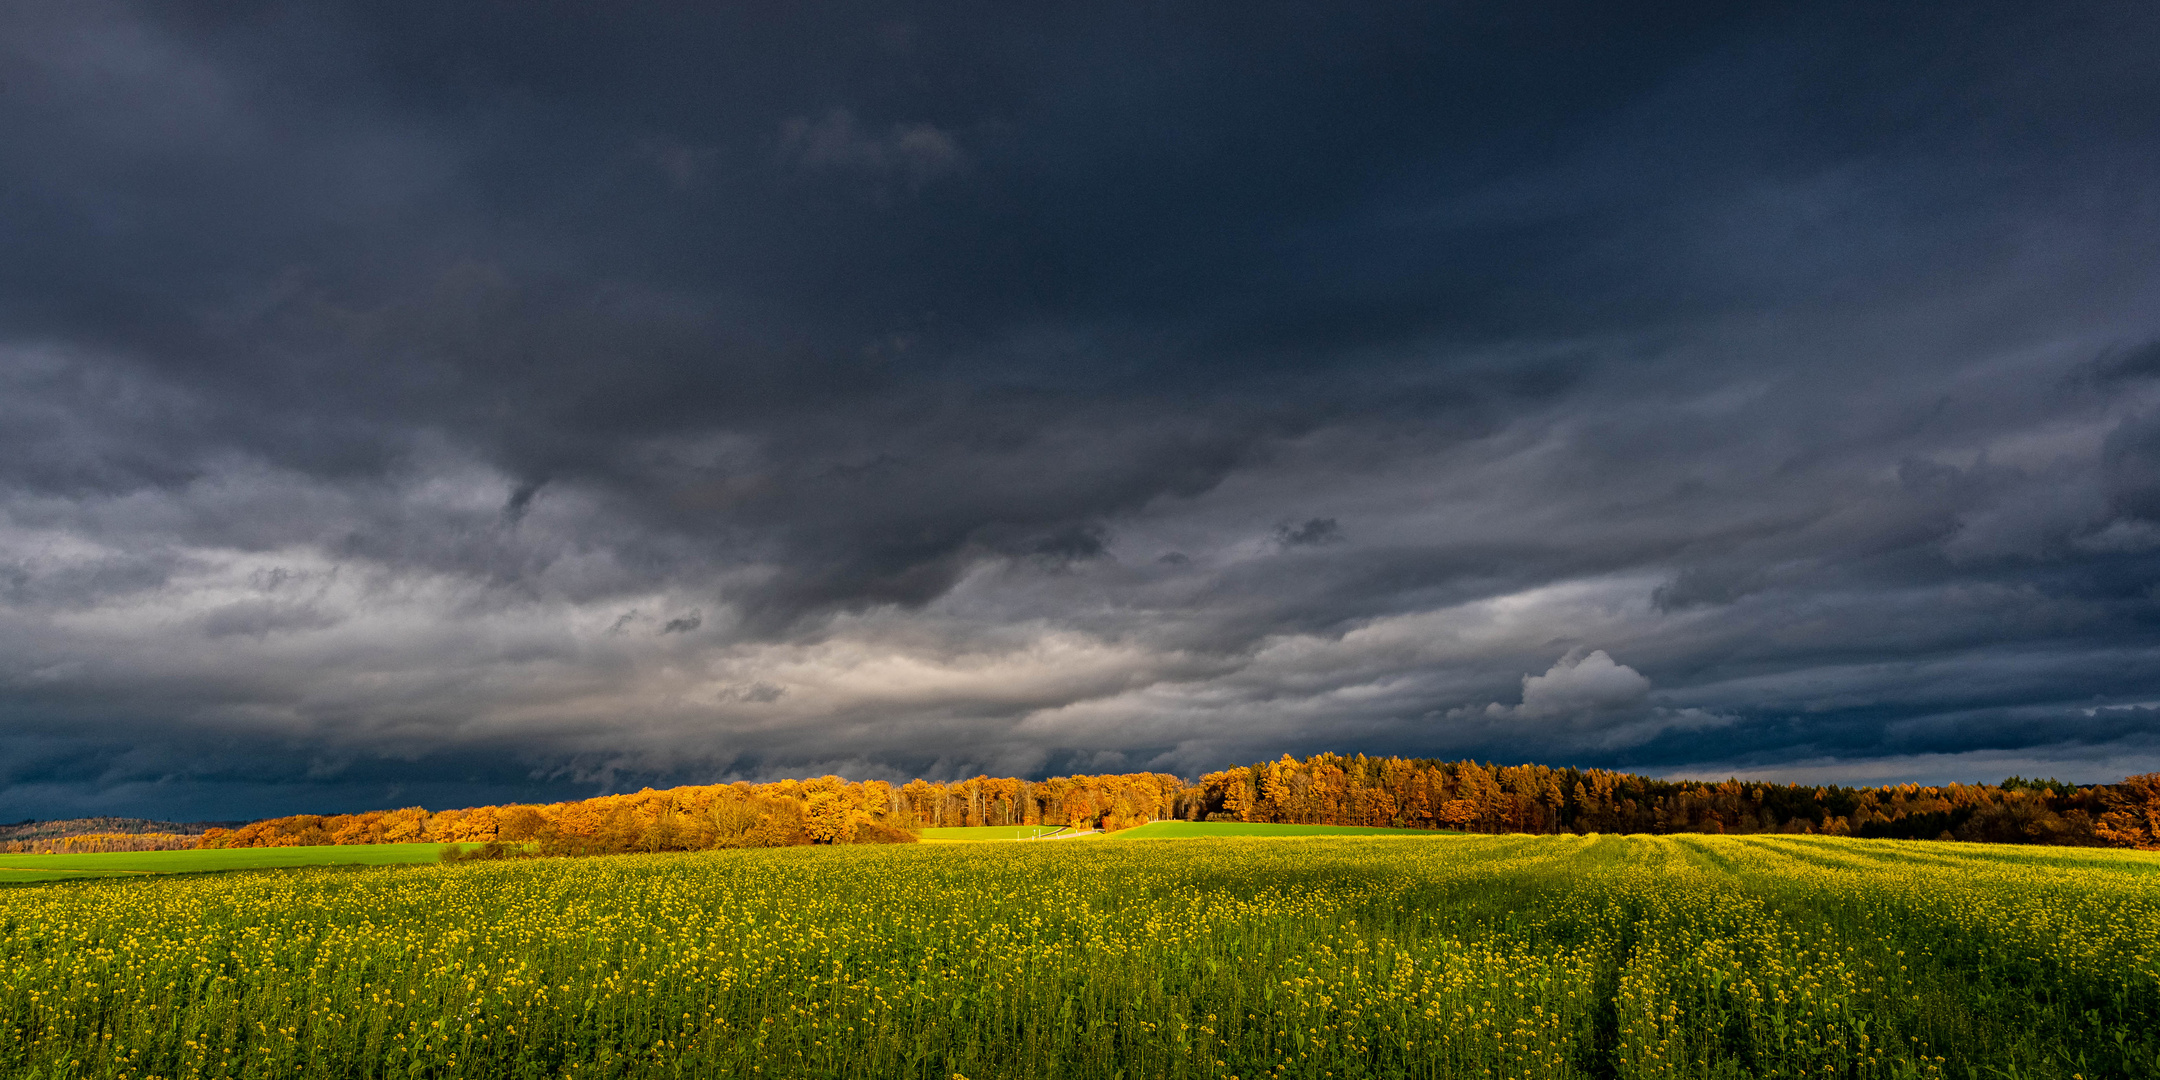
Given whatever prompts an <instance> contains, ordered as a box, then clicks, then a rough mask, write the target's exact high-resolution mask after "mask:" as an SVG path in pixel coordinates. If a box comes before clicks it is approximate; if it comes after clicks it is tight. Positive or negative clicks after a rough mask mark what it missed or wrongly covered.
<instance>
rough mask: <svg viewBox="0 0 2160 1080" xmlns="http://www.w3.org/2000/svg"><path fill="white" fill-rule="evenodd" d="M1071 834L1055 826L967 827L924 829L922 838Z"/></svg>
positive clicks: (1025, 837)
mask: <svg viewBox="0 0 2160 1080" xmlns="http://www.w3.org/2000/svg"><path fill="white" fill-rule="evenodd" d="M1073 832H1074V830H1071V829H1061V828H1059V827H1058V826H1055V825H968V826H951V827H947V828H937V829H924V830H922V838H923V839H924V840H928V841H931V842H933V843H937V842H945V841H956V840H957V841H970V842H973V841H982V840H1040V839H1044V838H1047V837H1051V836H1056V835H1059V834H1061V833H1062V834H1064V835H1067V836H1070V835H1072V834H1073Z"/></svg>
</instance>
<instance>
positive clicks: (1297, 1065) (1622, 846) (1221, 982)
mask: <svg viewBox="0 0 2160 1080" xmlns="http://www.w3.org/2000/svg"><path fill="white" fill-rule="evenodd" d="M1999 854H2000V853H1999V851H1998V849H1992V848H1981V847H1977V846H1974V845H1963V844H1931V843H1895V842H1869V841H1851V840H1831V839H1814V838H1807V839H1802V838H1764V839H1752V838H1749V839H1743V838H1712V837H1699V838H1698V837H1687V838H1647V837H1626V838H1622V837H1605V838H1597V837H1588V838H1578V837H1523V836H1516V837H1486V836H1455V837H1423V838H1411V839H1394V838H1364V837H1355V838H1351V837H1346V838H1318V839H1226V840H1177V841H1150V840H1145V839H1136V840H1133V841H1130V842H1125V843H1101V842H1076V843H998V844H967V845H934V846H933V845H903V846H890V847H854V848H847V847H840V848H789V849H777V850H762V851H727V852H707V853H698V854H678V855H642V856H615V857H605V858H593V859H544V860H511V861H505V862H496V863H484V864H464V865H436V866H413V867H376V868H316V869H295V870H282V871H261V872H247V873H234V874H220V875H199V876H188V877H174V878H149V879H140V880H119V881H113V880H105V881H82V882H65V883H58V884H50V885H39V886H30V887H24V888H17V889H8V890H0V931H4V937H0V942H4V945H0V1075H5V1076H39V1077H48V1076H66V1077H74V1076H89V1077H126V1078H128V1080H137V1078H144V1077H166V1078H182V1077H226V1076H249V1077H266V1078H267V1077H287V1076H336V1077H451V1076H469V1077H542V1076H572V1077H575V1076H623V1077H629V1076H640V1077H642V1076H739V1077H924V1078H936V1080H952V1078H953V1077H955V1076H960V1077H966V1078H968V1080H984V1078H987V1077H1072V1078H1095V1077H1100V1078H1105V1080H1107V1078H1112V1077H1126V1078H1142V1077H1238V1078H1240V1080H1255V1078H1264V1077H1300V1078H1315V1080H1334V1078H1338V1077H1342V1078H1350V1077H1376V1078H1377V1077H1576V1076H1583V1077H1605V1076H1614V1077H1627V1078H1638V1077H1640V1078H1648V1077H1690V1078H1693V1077H1746V1076H1753V1077H1803V1076H1805V1077H1826V1076H1827V1077H1883V1078H1899V1077H1910V1076H1943V1077H1953V1078H1959V1080H1962V1078H1966V1077H1982V1076H1986V1077H1995V1076H2002V1075H2016V1076H2021V1077H2022V1076H2035V1077H2064V1078H2070V1077H2076V1076H2083V1077H2087V1078H2096V1077H2103V1076H2121V1077H2128V1076H2152V1075H2156V1074H2160V1034H2156V1030H2160V963H2156V960H2160V876H2155V875H2154V874H2152V873H2150V871H2151V870H2152V869H2153V867H2154V865H2155V861H2156V860H2155V857H2154V856H2150V855H2140V854H2136V853H2127V852H2121V853H2117V852H2110V853H2105V854H2102V853H2095V852H2091V851H2076V850H2058V851H2051V852H2033V851H2021V852H2018V853H2017V855H2018V857H2017V858H2015V859H2006V858H2002V857H1999Z"/></svg>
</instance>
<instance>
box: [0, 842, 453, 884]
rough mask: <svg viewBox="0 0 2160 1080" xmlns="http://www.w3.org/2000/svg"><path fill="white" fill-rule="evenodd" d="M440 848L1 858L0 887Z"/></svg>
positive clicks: (420, 856) (368, 859) (323, 862)
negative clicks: (2, 884)
mask: <svg viewBox="0 0 2160 1080" xmlns="http://www.w3.org/2000/svg"><path fill="white" fill-rule="evenodd" d="M443 847H444V845H442V844H348V845H328V846H321V847H281V848H232V849H229V850H213V851H108V852H98V853H95V854H87V855H0V883H7V882H32V881H72V880H75V879H78V878H86V877H141V876H143V875H146V874H192V873H200V872H202V871H206V870H262V869H270V868H274V867H281V866H388V865H392V864H396V863H427V862H434V861H436V860H437V859H440V858H441V857H442V849H443Z"/></svg>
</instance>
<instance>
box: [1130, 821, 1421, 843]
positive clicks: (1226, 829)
mask: <svg viewBox="0 0 2160 1080" xmlns="http://www.w3.org/2000/svg"><path fill="white" fill-rule="evenodd" d="M1451 835H1456V834H1453V833H1441V832H1435V831H1433V830H1431V829H1388V828H1381V827H1379V826H1373V825H1279V824H1276V823H1274V822H1267V821H1151V822H1149V823H1147V824H1145V825H1140V826H1136V827H1134V828H1130V829H1123V830H1120V831H1118V832H1114V833H1111V834H1109V837H1110V839H1112V840H1191V839H1199V838H1204V837H1230V836H1404V837H1438V836H1451Z"/></svg>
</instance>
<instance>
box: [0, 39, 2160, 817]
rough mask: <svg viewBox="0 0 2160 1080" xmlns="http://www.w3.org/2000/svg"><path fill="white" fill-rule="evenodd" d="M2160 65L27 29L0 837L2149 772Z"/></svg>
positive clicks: (1974, 54) (1728, 48) (3, 617)
mask: <svg viewBox="0 0 2160 1080" xmlns="http://www.w3.org/2000/svg"><path fill="white" fill-rule="evenodd" d="M2156 29H2160V27H2156V26H2155V25H2154V21H2153V16H2152V15H2151V14H2149V13H2147V12H2144V11H2141V10H2137V9H2132V8H2125V7H2121V6H2101V5H2072V6H2070V7H2067V8H2066V7H2060V6H2057V7H2054V8H2049V9H2046V10H2038V11H2036V10H2032V9H2029V8H2019V7H2013V6H2009V5H2002V6H1987V5H1979V6H1965V7H1959V8H1956V9H1947V8H1945V9H1934V10H1911V11H1904V10H1900V11H1885V10H1882V9H1880V8H1879V7H1865V6H1852V7H1847V8H1823V7H1820V6H1791V7H1781V6H1772V5H1764V6H1756V7H1750V8H1734V7H1731V6H1729V5H1726V6H1714V7H1712V6H1705V7H1703V8H1701V9H1699V10H1689V9H1683V8H1673V9H1661V11H1660V13H1659V14H1658V16H1657V17H1656V18H1646V17H1643V16H1642V15H1640V14H1639V13H1632V12H1623V11H1619V10H1616V9H1611V8H1610V7H1608V6H1598V5H1548V6H1536V7H1526V6H1523V5H1486V6H1475V5H1473V6H1453V7H1449V6H1438V5H1378V6H1373V5H1367V6H1365V7H1361V8H1359V9H1357V10H1355V11H1349V10H1345V11H1330V10H1322V9H1313V8H1299V7H1289V6H1263V7H1254V6H1251V5H1243V6H1235V7H1230V6H1225V7H1222V8H1219V9H1200V8H1188V9H1180V10H1176V11H1166V10H1163V9H1160V8H1158V7H1150V6H1142V5H1135V6H1129V7H1119V6H1110V7H1105V6H1102V5H1088V6H1085V7H1073V8H1070V9H1059V8H1042V7H1037V8H1032V9H1028V10H1026V11H1024V12H1022V11H1016V10H1007V9H1001V8H995V7H977V6H965V5H943V6H885V5H827V6H818V7H803V6H799V5H798V6H792V7H789V6H778V5H775V6H768V7H751V8H734V9H712V8H706V7H696V6H681V7H674V8H670V7H667V6H647V7H641V8H637V9H634V10H617V9H604V8H600V7H592V6H580V5H571V4H563V5H551V6H545V7H540V8H534V9H530V10H526V11H520V12H518V13H517V14H516V15H515V16H512V15H510V14H507V13H505V12H501V11H497V10H495V9H492V8H485V7H479V6H467V7H459V6H444V5H421V4H364V5H338V4H317V5H305V6H293V5H283V6H274V7H273V6H260V7H250V6H234V5H173V4H159V5H147V4H128V3H104V4H59V3H31V4H24V5H17V6H15V7H14V8H11V9H10V10H9V12H8V14H6V15H5V16H0V69H4V70H6V71H7V72H8V75H7V77H6V85H5V88H4V89H0V145H6V146H8V147H9V153H8V154H7V155H5V156H4V157H0V244H4V245H5V247H6V250H7V251H8V252H9V253H10V257H9V258H8V259H7V260H4V261H0V658H4V659H0V718H4V719H0V743H4V745H5V749H4V750H0V758H4V759H5V760H6V761H7V762H8V763H9V764H8V769H9V771H8V773H7V777H6V780H5V785H6V786H5V788H4V790H0V816H5V815H6V814H8V813H15V814H18V815H22V814H34V815H40V816H56V815H58V814H59V812H60V811H59V809H57V808H61V807H65V808H67V809H68V811H69V812H77V811H79V812H84V813H87V812H92V811H102V810H108V809H109V810H114V811H126V812H144V813H153V814H161V815H164V816H173V815H179V816H201V817H225V816H235V815H245V814H250V813H268V812H273V811H283V810H288V809H300V808H304V807H306V806H317V805H320V806H324V807H326V808H327V807H329V806H331V805H333V804H334V805H337V806H360V805H378V804H385V803H389V802H398V801H401V800H403V801H431V802H435V803H450V802H457V801H464V799H465V798H466V796H464V795H461V794H459V793H460V792H465V791H470V792H472V793H473V794H472V795H471V796H470V798H472V799H483V798H495V797H503V798H508V797H539V796H540V795H543V794H548V793H562V792H569V791H575V790H590V789H592V788H594V787H598V786H607V785H615V784H634V783H642V782H646V781H654V782H658V781H663V780H668V779H702V778H709V777H715V776H737V775H761V774H768V773H792V772H798V771H801V770H804V769H822V768H830V769H835V770H839V771H843V772H847V773H849V774H850V775H866V776H867V775H889V776H899V775H902V774H908V773H913V772H917V771H922V772H929V773H933V774H938V775H945V774H952V773H960V772H972V771H974V770H977V769H990V770H1000V771H1005V770H1010V771H1021V772H1039V771H1042V770H1046V769H1070V768H1096V767H1103V768H1109V767H1116V768H1138V767H1158V768H1168V769H1174V770H1181V771H1191V770H1194V769H1198V768H1204V767H1212V766H1214V765H1217V764H1220V763H1222V762H1224V761H1227V760H1233V759H1239V758H1246V757H1252V756H1256V755H1257V756H1273V755H1274V754H1276V753H1278V752H1280V751H1282V750H1286V749H1287V750H1294V751H1305V750H1317V749H1348V750H1368V751H1393V752H1410V753H1427V754H1457V753H1475V754H1482V755H1491V756H1498V757H1503V758H1524V757H1539V758H1544V759H1550V760H1555V761H1567V762H1575V763H1584V764H1621V765H1628V766H1632V767H1639V768H1646V769H1653V770H1665V771H1690V770H1697V771H1700V770H1711V771H1716V770H1729V769H1746V770H1750V771H1753V772H1764V773H1768V772H1774V771H1776V770H1781V769H1782V770H1786V771H1788V772H1791V773H1792V774H1793V775H1801V774H1806V775H1809V776H1813V777H1822V778H1835V777H1837V776H1840V775H1849V776H1854V777H1862V776H1865V777H1874V778H1882V777H1892V776H1904V775H1912V776H1941V777H1948V776H1982V775H1987V774H1988V773H1989V772H1990V771H2005V770H2007V771H2024V772H2032V771H2034V770H2036V769H2037V770H2040V771H2046V770H2047V769H2048V768H2059V769H2060V770H2062V771H2065V772H2074V773H2078V774H2079V775H2080V776H2081V777H2084V778H2107V777H2106V776H2105V775H2104V774H2107V773H2109V772H2110V771H2114V772H2120V771H2123V770H2126V769H2130V768H2151V767H2160V749H2156V747H2160V729H2156V727H2155V722H2154V720H2153V715H2154V714H2153V708H2154V702H2156V701H2160V682H2156V680H2155V679H2153V678H2152V677H2151V676H2149V675H2148V674H2146V673H2147V672H2151V671H2155V670H2160V665H2156V664H2155V663H2154V661H2155V659H2160V657H2156V655H2155V653H2156V650H2160V608H2156V605H2160V593H2156V589H2160V362H2156V360H2155V355H2156V353H2155V350H2156V349H2160V345H2156V344H2155V342H2156V341H2160V325H2155V322H2154V319H2153V316H2152V315H2151V313H2152V312H2153V311H2156V310H2160V271H2156V270H2155V269H2154V266H2153V262H2152V259H2151V252H2152V251H2154V250H2160V202H2156V193H2155V187H2154V184H2153V182H2152V181H2151V179H2150V178H2151V177H2152V176H2155V175H2160V138H2156V137H2155V136H2154V135H2153V132H2155V131H2160V123H2156V121H2160V76H2156V75H2155V74H2154V69H2153V68H2152V66H2151V65H2150V63H2149V57H2147V55H2146V53H2147V51H2148V50H2147V49H2146V48H2145V43H2146V42H2149V41H2151V40H2152V39H2153V32H2154V31H2155V30H2156ZM2050 763H2056V764H2054V765H2050ZM2013 764H2014V765H2016V766H2017V767H2016V768H2008V766H2010V765H2013ZM1839 770H1845V771H1844V772H1843V773H1840V771H1839ZM519 793H523V794H519ZM423 796H424V797H423ZM221 800H222V801H221Z"/></svg>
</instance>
